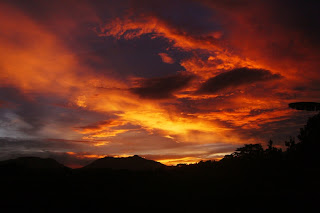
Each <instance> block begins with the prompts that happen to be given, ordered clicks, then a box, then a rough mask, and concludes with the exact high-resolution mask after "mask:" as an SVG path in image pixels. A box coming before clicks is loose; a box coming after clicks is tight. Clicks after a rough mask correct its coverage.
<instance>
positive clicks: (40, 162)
mask: <svg viewBox="0 0 320 213" xmlns="http://www.w3.org/2000/svg"><path fill="white" fill-rule="evenodd" d="M0 168H3V169H4V168H15V169H66V168H67V167H66V166H64V165H63V164H60V163H58V162H57V161H56V160H54V159H52V158H39V157H19V158H16V159H10V160H5V161H1V162H0Z"/></svg>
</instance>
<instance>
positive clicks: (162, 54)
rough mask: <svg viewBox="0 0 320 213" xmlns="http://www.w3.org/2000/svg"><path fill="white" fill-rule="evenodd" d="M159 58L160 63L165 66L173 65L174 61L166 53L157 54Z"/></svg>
mask: <svg viewBox="0 0 320 213" xmlns="http://www.w3.org/2000/svg"><path fill="white" fill-rule="evenodd" d="M159 56H160V57H161V59H162V61H163V62H164V63H167V64H173V63H174V59H173V58H171V57H170V56H169V55H168V54H167V53H159Z"/></svg>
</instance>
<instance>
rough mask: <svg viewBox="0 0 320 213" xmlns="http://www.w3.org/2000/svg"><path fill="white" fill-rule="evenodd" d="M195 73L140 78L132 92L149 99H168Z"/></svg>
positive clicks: (191, 78)
mask: <svg viewBox="0 0 320 213" xmlns="http://www.w3.org/2000/svg"><path fill="white" fill-rule="evenodd" d="M194 78H195V76H194V75H183V74H177V75H171V76H167V77H161V78H150V79H141V80H138V82H137V83H138V85H139V86H138V87H135V88H131V89H130V90H131V92H133V93H134V94H137V95H139V96H140V97H141V98H147V99H166V98H171V97H173V93H174V92H176V91H178V90H180V89H183V88H184V87H186V86H187V85H188V84H189V83H190V81H191V80H193V79H194Z"/></svg>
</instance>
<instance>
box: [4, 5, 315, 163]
mask: <svg viewBox="0 0 320 213" xmlns="http://www.w3.org/2000/svg"><path fill="white" fill-rule="evenodd" d="M319 7H320V3H319V1H318V2H317V1H315V2H312V1H303V0H301V1H299V0H283V1H278V0H255V1H254V0H152V1H150V0H105V1H104V0H96V1H93V0H55V1H41V0H28V1H25V0H2V1H0V160H4V159H9V158H14V157H19V156H39V157H52V158H55V159H57V160H58V161H59V162H61V163H64V164H66V165H68V166H71V167H79V166H81V165H85V164H87V163H88V162H91V161H92V160H94V159H97V158H100V157H104V156H130V155H135V154H137V155H140V156H143V157H145V158H147V159H153V160H157V161H159V162H162V163H165V164H167V165H174V164H177V163H193V162H197V161H200V160H208V159H220V158H222V157H223V156H224V155H225V154H229V153H231V152H233V151H234V150H235V149H236V148H237V147H239V146H241V145H243V144H246V143H261V144H266V142H267V141H268V140H269V139H270V138H271V139H272V140H274V142H275V144H276V145H278V146H282V145H283V142H284V140H286V139H288V138H289V136H296V135H297V134H298V131H299V128H300V127H302V126H303V125H304V124H305V122H306V120H307V118H308V117H309V116H311V115H312V114H314V112H305V111H296V110H293V109H289V108H288V104H289V103H291V102H297V101H314V102H319V101H320V70H319V68H320V42H319V38H320V13H319Z"/></svg>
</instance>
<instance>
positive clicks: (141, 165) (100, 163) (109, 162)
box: [83, 155, 166, 170]
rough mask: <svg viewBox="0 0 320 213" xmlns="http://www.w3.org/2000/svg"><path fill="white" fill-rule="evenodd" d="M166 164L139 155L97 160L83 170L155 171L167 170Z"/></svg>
mask: <svg viewBox="0 0 320 213" xmlns="http://www.w3.org/2000/svg"><path fill="white" fill-rule="evenodd" d="M165 167H166V166H165V165H164V164H161V163H159V162H156V161H153V160H147V159H145V158H142V157H140V156H138V155H134V156H131V157H121V158H115V157H104V158H100V159H98V160H95V161H94V162H92V163H91V164H89V165H87V166H84V167H83V169H114V170H119V169H124V170H155V169H160V168H165Z"/></svg>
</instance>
